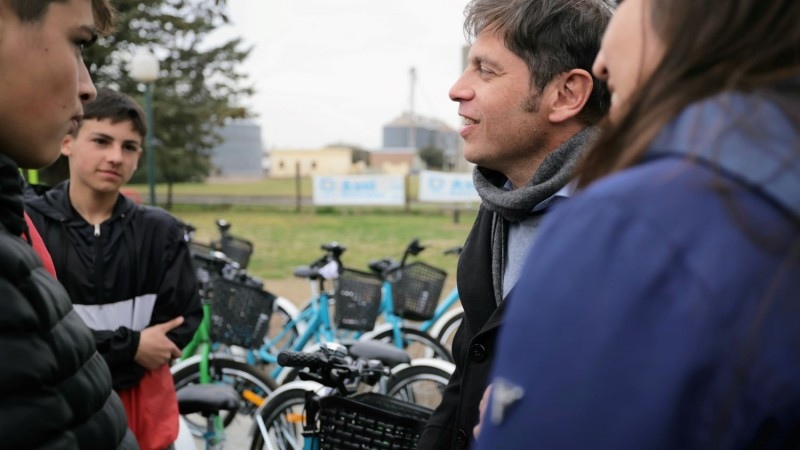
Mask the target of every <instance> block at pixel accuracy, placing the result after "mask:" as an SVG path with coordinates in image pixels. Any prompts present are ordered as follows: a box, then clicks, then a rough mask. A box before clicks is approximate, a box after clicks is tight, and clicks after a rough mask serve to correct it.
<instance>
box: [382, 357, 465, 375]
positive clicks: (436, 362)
mask: <svg viewBox="0 0 800 450" xmlns="http://www.w3.org/2000/svg"><path fill="white" fill-rule="evenodd" d="M410 366H428V367H434V368H436V369H439V370H442V371H444V372H447V373H449V374H450V375H452V374H453V372H454V371H455V370H456V365H455V364H453V363H451V362H448V361H445V360H443V359H436V358H415V359H412V360H411V364H400V365H399V366H396V367H393V368H392V374H394V373H397V372H398V371H400V370H403V369H404V368H407V367H410Z"/></svg>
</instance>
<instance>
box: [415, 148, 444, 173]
mask: <svg viewBox="0 0 800 450" xmlns="http://www.w3.org/2000/svg"><path fill="white" fill-rule="evenodd" d="M419 158H420V159H421V160H422V161H423V162H424V163H425V165H426V166H427V167H428V169H438V170H442V169H443V168H444V150H442V149H440V148H439V147H434V146H428V147H424V148H421V149H419Z"/></svg>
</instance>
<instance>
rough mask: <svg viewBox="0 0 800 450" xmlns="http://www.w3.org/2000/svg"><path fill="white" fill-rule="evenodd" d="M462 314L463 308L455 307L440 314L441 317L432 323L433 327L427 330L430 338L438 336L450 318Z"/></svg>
mask: <svg viewBox="0 0 800 450" xmlns="http://www.w3.org/2000/svg"><path fill="white" fill-rule="evenodd" d="M459 314H464V308H462V307H460V306H459V307H456V308H450V309H449V310H448V311H447V312H446V313H444V314H442V317H439V318H438V319H436V322H434V323H433V326H432V327H431V328H430V329H429V330H428V334H430V335H431V336H438V335H439V334H440V333H441V332H442V327H443V326H444V324H445V323H447V321H448V320H450V318H451V317H453V316H456V315H459Z"/></svg>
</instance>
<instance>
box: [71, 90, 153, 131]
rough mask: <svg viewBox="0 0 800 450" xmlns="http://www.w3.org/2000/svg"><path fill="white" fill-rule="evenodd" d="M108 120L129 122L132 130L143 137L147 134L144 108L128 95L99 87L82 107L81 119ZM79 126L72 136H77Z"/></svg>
mask: <svg viewBox="0 0 800 450" xmlns="http://www.w3.org/2000/svg"><path fill="white" fill-rule="evenodd" d="M87 119H94V120H98V121H101V120H110V121H111V123H120V122H125V121H127V122H130V123H131V127H133V130H134V131H136V132H137V133H139V135H140V136H141V137H142V139H144V137H145V135H146V134H147V122H146V120H145V115H144V110H142V107H141V106H139V104H138V103H136V100H134V99H133V98H131V97H130V96H128V95H126V94H123V93H122V92H117V91H114V90H112V89H107V88H100V89H98V90H97V98H95V99H94V101H92V102H89V103H88V104H87V105H86V106H84V107H83V120H87ZM79 131H80V126H78V129H76V130H75V132H74V133H73V136H77V135H78V132H79Z"/></svg>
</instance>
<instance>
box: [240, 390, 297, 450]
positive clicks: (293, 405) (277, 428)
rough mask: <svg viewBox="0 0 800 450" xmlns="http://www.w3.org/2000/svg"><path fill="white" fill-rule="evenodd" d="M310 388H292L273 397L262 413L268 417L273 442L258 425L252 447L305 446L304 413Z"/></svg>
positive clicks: (256, 449) (273, 449) (282, 448)
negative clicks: (265, 438)
mask: <svg viewBox="0 0 800 450" xmlns="http://www.w3.org/2000/svg"><path fill="white" fill-rule="evenodd" d="M286 386H289V385H286ZM307 390H308V388H307V387H300V386H298V387H291V388H288V389H286V390H280V391H278V392H276V393H275V394H274V395H273V396H271V397H270V399H269V401H268V402H267V403H265V404H264V406H263V408H262V409H260V410H259V412H258V414H259V415H260V416H261V417H262V418H263V420H264V425H265V427H266V429H267V433H268V436H269V443H267V442H265V440H264V436H263V435H262V434H261V432H260V429H259V427H255V428H254V431H253V440H252V441H251V443H250V450H264V449H267V450H276V449H277V450H286V449H296V448H303V439H304V437H303V414H304V409H305V400H306V391H307Z"/></svg>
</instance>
